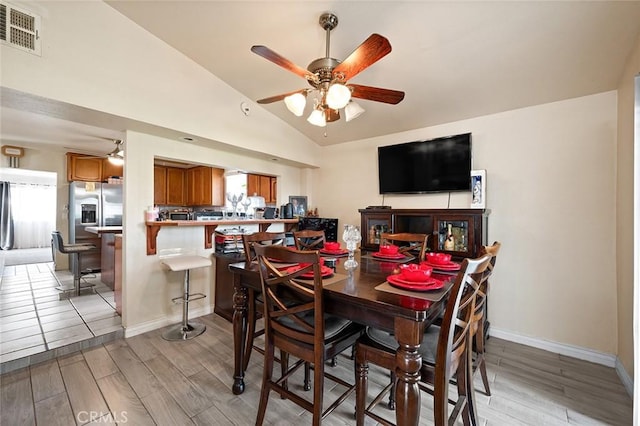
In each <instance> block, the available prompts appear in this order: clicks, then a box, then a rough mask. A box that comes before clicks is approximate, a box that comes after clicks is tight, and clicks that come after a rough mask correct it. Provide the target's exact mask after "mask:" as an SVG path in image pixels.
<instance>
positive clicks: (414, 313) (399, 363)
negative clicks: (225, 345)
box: [229, 252, 453, 425]
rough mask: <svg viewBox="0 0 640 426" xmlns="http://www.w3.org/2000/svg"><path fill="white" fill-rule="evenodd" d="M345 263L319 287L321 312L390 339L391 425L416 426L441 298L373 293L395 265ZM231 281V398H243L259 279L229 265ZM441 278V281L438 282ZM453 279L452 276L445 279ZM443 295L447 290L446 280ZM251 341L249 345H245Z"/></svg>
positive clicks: (251, 268)
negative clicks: (425, 347) (430, 332)
mask: <svg viewBox="0 0 640 426" xmlns="http://www.w3.org/2000/svg"><path fill="white" fill-rule="evenodd" d="M344 260H345V258H340V259H338V262H337V265H336V274H335V277H333V279H332V280H331V282H330V283H329V281H328V282H327V284H325V286H324V288H323V289H324V292H323V293H324V298H325V303H324V306H325V310H326V312H327V313H331V314H333V315H338V316H341V317H343V318H346V319H349V320H352V321H354V322H357V323H360V324H363V325H366V326H372V327H377V328H380V329H383V330H387V331H389V332H392V333H394V335H395V337H396V340H397V341H398V343H399V347H398V349H397V356H396V375H397V383H396V424H397V425H417V424H418V422H419V418H420V389H419V387H418V381H419V380H420V367H421V365H422V357H421V356H420V353H419V352H418V348H419V347H420V343H421V342H422V337H423V334H424V331H425V329H426V328H427V327H428V326H429V325H430V324H431V323H432V322H433V321H434V320H435V319H436V318H437V317H438V316H439V315H440V313H441V312H442V310H443V309H444V305H445V302H446V296H445V297H442V298H441V299H440V300H437V301H428V300H424V299H421V298H418V297H412V295H411V293H409V294H407V293H406V292H405V294H398V293H394V292H389V291H382V290H380V289H376V287H379V286H380V285H381V284H383V283H385V281H386V278H387V277H388V276H389V275H392V274H394V273H397V272H398V268H399V265H400V263H399V262H390V261H380V260H377V259H374V258H372V256H370V255H368V254H366V253H365V254H363V255H360V253H359V252H358V253H357V255H356V260H357V261H358V263H359V265H358V267H357V268H356V269H355V270H354V271H346V270H345V269H344V266H343V265H344ZM229 269H230V271H231V272H232V273H233V277H234V278H233V279H234V289H235V294H234V314H233V338H234V374H233V378H234V382H233V388H232V389H233V393H234V394H236V395H238V394H241V393H243V392H244V388H245V383H244V375H245V372H244V370H243V366H244V365H247V364H248V363H247V362H246V360H245V357H249V356H250V355H251V352H252V351H251V347H252V345H251V343H252V339H253V336H247V325H248V324H247V314H248V312H247V305H248V292H249V289H252V290H254V291H260V288H261V285H260V276H259V272H258V268H257V265H256V264H255V263H252V264H248V265H247V264H245V263H244V262H239V263H233V264H231V265H229ZM443 277H444V276H440V278H443ZM448 277H450V278H452V277H453V275H448ZM446 281H447V282H446V285H445V287H444V289H443V291H445V292H448V291H449V289H450V288H451V280H450V279H446ZM247 339H251V341H249V340H247Z"/></svg>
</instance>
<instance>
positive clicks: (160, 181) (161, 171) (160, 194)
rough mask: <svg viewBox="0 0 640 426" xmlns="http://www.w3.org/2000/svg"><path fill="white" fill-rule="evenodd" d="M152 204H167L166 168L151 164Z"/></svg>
mask: <svg viewBox="0 0 640 426" xmlns="http://www.w3.org/2000/svg"><path fill="white" fill-rule="evenodd" d="M153 204H155V205H160V206H164V205H165V204H167V168H166V167H164V166H153Z"/></svg>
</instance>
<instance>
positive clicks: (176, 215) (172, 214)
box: [169, 212, 191, 220]
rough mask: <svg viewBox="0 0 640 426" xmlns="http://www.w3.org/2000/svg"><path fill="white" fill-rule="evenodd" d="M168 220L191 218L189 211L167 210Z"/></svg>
mask: <svg viewBox="0 0 640 426" xmlns="http://www.w3.org/2000/svg"><path fill="white" fill-rule="evenodd" d="M169 220H191V213H189V212H169Z"/></svg>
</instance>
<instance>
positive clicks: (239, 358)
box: [232, 274, 248, 395]
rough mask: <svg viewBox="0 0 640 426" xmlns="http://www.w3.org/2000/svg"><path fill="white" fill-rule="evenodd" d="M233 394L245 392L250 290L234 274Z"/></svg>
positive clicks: (237, 275)
mask: <svg viewBox="0 0 640 426" xmlns="http://www.w3.org/2000/svg"><path fill="white" fill-rule="evenodd" d="M233 287H234V290H235V292H234V295H233V356H234V360H233V388H232V389H233V393H234V394H235V395H240V394H241V393H243V392H244V357H245V353H244V352H245V341H246V340H247V300H248V290H247V288H246V287H244V286H243V285H242V283H241V277H240V276H239V274H233Z"/></svg>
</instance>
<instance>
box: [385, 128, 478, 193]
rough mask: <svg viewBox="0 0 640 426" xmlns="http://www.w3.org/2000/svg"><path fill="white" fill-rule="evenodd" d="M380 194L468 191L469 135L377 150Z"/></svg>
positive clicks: (469, 172)
mask: <svg viewBox="0 0 640 426" xmlns="http://www.w3.org/2000/svg"><path fill="white" fill-rule="evenodd" d="M378 178H379V184H380V194H421V193H427V192H445V191H469V190H470V189H471V133H464V134H461V135H455V136H447V137H442V138H437V139H431V140H426V141H416V142H407V143H402V144H398V145H388V146H381V147H378Z"/></svg>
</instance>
